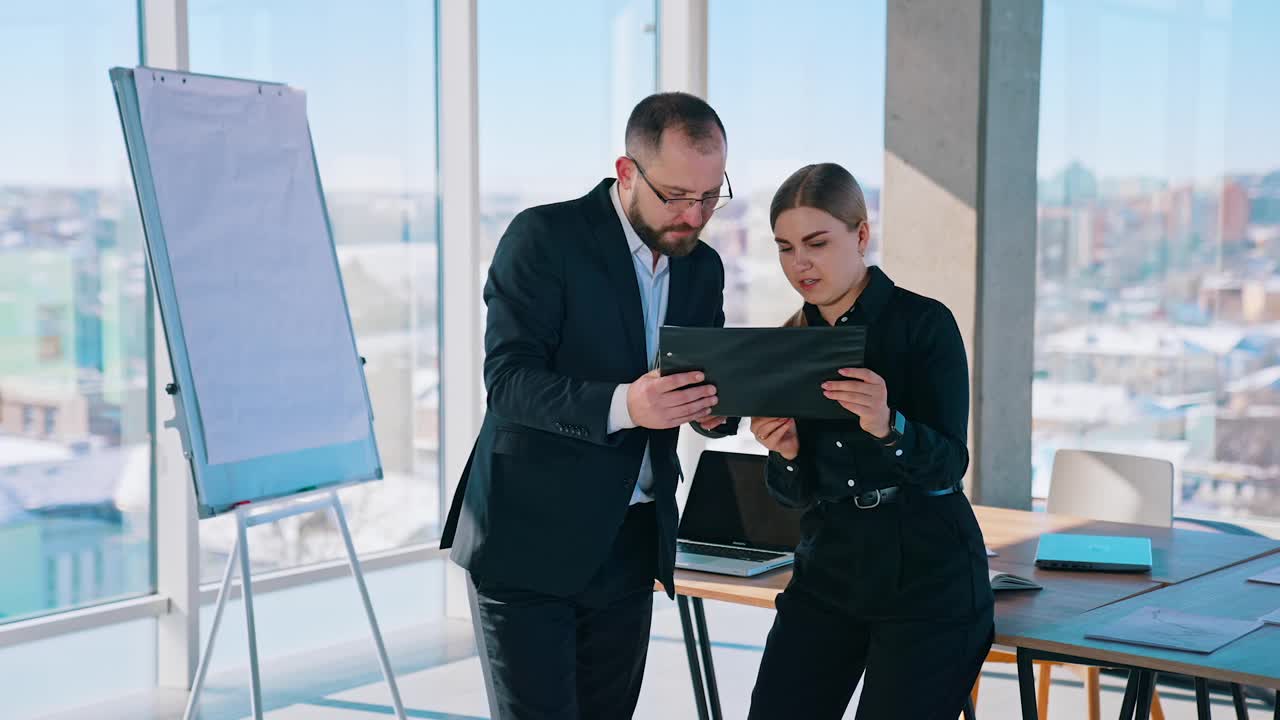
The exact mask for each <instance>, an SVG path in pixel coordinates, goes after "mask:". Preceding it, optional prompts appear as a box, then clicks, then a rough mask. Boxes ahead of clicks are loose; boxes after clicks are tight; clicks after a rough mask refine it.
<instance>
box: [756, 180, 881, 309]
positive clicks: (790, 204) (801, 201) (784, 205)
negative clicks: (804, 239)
mask: <svg viewBox="0 0 1280 720" xmlns="http://www.w3.org/2000/svg"><path fill="white" fill-rule="evenodd" d="M801 207H806V208H813V209H815V210H821V211H823V212H825V213H827V214H828V215H830V216H831V217H833V218H835V219H837V220H839V221H840V222H842V223H844V224H845V225H846V226H847V227H848V228H849V229H850V230H855V229H856V228H857V227H858V226H859V225H861V224H862V223H864V222H866V221H867V200H866V198H864V197H863V195H862V187H861V186H860V185H858V181H857V180H855V179H854V178H853V175H851V174H850V173H849V171H848V170H845V169H844V168H842V167H840V166H839V165H837V164H835V163H818V164H816V165H805V166H804V167H802V168H800V169H799V170H797V171H795V172H794V173H792V174H791V177H789V178H787V179H786V181H784V182H783V183H782V186H781V187H779V188H778V191H777V192H776V193H774V194H773V202H772V203H771V204H770V205H769V227H773V226H775V225H777V223H778V216H779V215H781V214H782V213H783V212H785V211H787V210H790V209H792V208H801ZM808 324H809V323H808V321H807V320H805V317H804V309H803V308H801V309H800V310H798V311H797V312H796V314H795V315H792V316H791V318H790V319H788V320H787V322H786V323H784V326H785V327H803V326H805V325H808Z"/></svg>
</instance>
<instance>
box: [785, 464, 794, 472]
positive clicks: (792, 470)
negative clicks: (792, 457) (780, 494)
mask: <svg viewBox="0 0 1280 720" xmlns="http://www.w3.org/2000/svg"><path fill="white" fill-rule="evenodd" d="M795 471H796V469H795V468H794V467H792V466H791V465H788V466H787V472H795Z"/></svg>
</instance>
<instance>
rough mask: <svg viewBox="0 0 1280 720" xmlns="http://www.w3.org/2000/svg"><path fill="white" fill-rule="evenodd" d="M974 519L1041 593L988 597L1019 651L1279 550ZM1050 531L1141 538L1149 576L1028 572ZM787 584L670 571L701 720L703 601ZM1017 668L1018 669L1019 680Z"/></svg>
mask: <svg viewBox="0 0 1280 720" xmlns="http://www.w3.org/2000/svg"><path fill="white" fill-rule="evenodd" d="M974 513H975V514H976V515H977V518H978V524H979V525H980V526H981V528H982V533H983V536H984V538H985V540H986V544H987V547H989V548H991V549H992V550H994V551H995V552H996V553H997V556H996V557H993V558H990V559H989V561H988V562H989V563H990V565H991V567H992V568H993V569H996V570H1001V571H1004V572H1012V573H1013V574H1015V575H1021V576H1023V577H1028V578H1030V579H1032V580H1034V581H1036V582H1037V583H1039V584H1040V585H1042V586H1043V587H1044V590H1039V591H1002V592H999V593H996V606H995V623H996V643H997V644H999V645H1006V646H1010V647H1015V648H1020V649H1021V648H1022V647H1023V646H1024V644H1025V642H1026V638H1027V636H1028V635H1030V634H1032V633H1034V632H1036V631H1037V630H1039V629H1042V628H1044V627H1046V626H1053V625H1056V624H1059V623H1063V622H1066V621H1068V620H1070V619H1073V618H1076V617H1079V616H1081V615H1084V614H1086V613H1088V612H1089V611H1091V610H1095V609H1097V608H1101V607H1104V606H1108V605H1111V604H1114V603H1118V602H1121V601H1124V600H1125V599H1126V598H1134V597H1138V596H1144V595H1146V594H1149V593H1153V592H1155V591H1157V590H1160V589H1161V588H1164V587H1166V586H1167V585H1169V584H1170V583H1175V582H1183V581H1187V580H1191V579H1194V578H1197V577H1200V576H1203V575H1207V574H1209V573H1212V572H1214V571H1216V570H1220V569H1221V568H1224V567H1229V566H1232V565H1236V564H1239V563H1243V562H1247V561H1249V560H1252V559H1254V558H1257V557H1259V556H1262V555H1266V554H1268V553H1272V552H1276V551H1277V550H1280V542H1277V541H1275V540H1270V539H1267V538H1256V537H1247V536H1238V535H1223V534H1219V533H1207V532H1199V531H1195V530H1184V529H1172V528H1158V527H1148V526H1142V525H1129V524H1124V523H1109V522H1097V521H1093V520H1088V519H1085V518H1076V517H1071V516H1064V515H1049V514H1047V513H1039V512H1027V511H1023V510H1008V509H1004V508H991V507H983V506H975V507H974ZM1052 532H1071V533H1082V534H1089V535H1121V536H1130V537H1149V538H1151V546H1152V555H1153V561H1154V567H1153V570H1152V572H1151V573H1150V574H1145V573H1144V574H1103V573H1089V572H1074V571H1064V570H1041V569H1039V568H1037V567H1035V551H1036V545H1037V544H1038V542H1039V538H1040V535H1042V534H1044V533H1052ZM790 581H791V570H790V569H787V568H784V569H781V570H776V571H774V572H771V573H767V574H765V575H761V576H758V577H755V578H735V577H730V576H725V575H714V574H710V573H702V572H696V571H691V570H678V571H676V575H675V583H676V595H677V597H676V600H677V605H678V607H679V610H680V621H681V628H682V631H683V633H684V640H685V650H686V653H687V654H688V659H689V670H690V674H691V676H692V680H693V688H694V696H695V700H696V701H697V702H698V714H699V717H700V718H702V719H703V720H707V719H708V718H709V719H710V720H719V719H720V717H721V712H720V698H719V692H718V688H717V685H716V677H715V667H714V665H713V663H712V657H711V642H710V639H709V636H708V633H707V626H706V614H705V611H704V608H703V601H704V600H719V601H722V602H730V603H738V604H740V605H749V606H752V607H761V608H772V607H774V599H775V598H776V597H777V595H778V593H780V592H782V590H783V589H785V588H786V586H787V584H788V583H789V582H790ZM659 587H660V586H659ZM695 628H696V632H695ZM1028 665H1029V663H1028ZM1021 670H1022V666H1021V663H1020V664H1019V673H1020V675H1021ZM1032 712H1033V713H1034V695H1033V697H1032ZM1024 713H1025V709H1024Z"/></svg>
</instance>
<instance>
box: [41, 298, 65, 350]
mask: <svg viewBox="0 0 1280 720" xmlns="http://www.w3.org/2000/svg"><path fill="white" fill-rule="evenodd" d="M63 314H64V313H63V308H60V307H52V306H48V305H46V306H42V307H40V308H38V309H37V311H36V337H37V338H38V339H39V351H38V355H39V358H40V360H41V362H51V361H56V360H58V359H60V358H61V357H62V333H63V327H62V324H63Z"/></svg>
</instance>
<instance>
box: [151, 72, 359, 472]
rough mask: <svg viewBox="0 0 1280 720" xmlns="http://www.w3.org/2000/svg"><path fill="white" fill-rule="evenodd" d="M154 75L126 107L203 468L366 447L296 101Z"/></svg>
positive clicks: (212, 81) (288, 93) (263, 89)
mask: <svg viewBox="0 0 1280 720" xmlns="http://www.w3.org/2000/svg"><path fill="white" fill-rule="evenodd" d="M161 76H162V75H161V73H159V72H153V71H149V70H139V71H138V73H137V75H136V81H137V88H138V102H139V109H140V111H141V115H142V127H143V133H144V135H145V137H146V143H147V152H148V155H149V157H150V164H151V174H152V177H153V179H154V182H155V190H156V197H157V201H158V204H159V211H160V216H161V221H162V223H163V228H164V237H165V241H166V244H167V246H168V250H169V260H170V264H171V268H172V274H173V284H174V287H175V289H176V293H177V304H178V309H179V315H180V317H181V321H182V328H183V332H184V334H185V336H186V338H185V339H186V350H187V354H188V356H189V362H190V366H191V372H192V377H193V380H194V383H195V390H196V396H197V398H198V401H199V407H200V417H201V422H202V424H203V427H204V440H205V448H206V451H207V455H208V463H209V464H210V465H216V464H221V463H227V462H235V461H240V460H247V459H251V458H256V457H262V456H266V455H273V454H277V453H283V452H292V451H297V450H303V449H307V448H314V447H321V446H326V445H331V444H337V443H342V442H350V441H354V440H358V439H360V438H363V437H366V436H367V435H368V433H369V410H368V400H367V397H366V395H365V392H364V385H363V379H362V377H361V369H360V366H359V358H358V356H357V355H356V353H355V346H354V342H353V340H352V337H351V329H350V324H349V321H348V317H347V313H346V308H345V306H344V304H343V299H342V290H341V286H340V281H339V277H338V271H337V267H336V263H335V261H334V257H333V248H332V243H331V240H330V238H329V234H328V229H327V227H326V225H325V219H324V213H323V210H322V204H321V197H320V193H319V186H318V182H317V178H316V171H315V165H314V160H313V155H312V150H311V139H310V132H309V130H308V126H307V118H306V95H305V94H304V93H303V92H301V91H299V90H295V89H290V88H280V87H273V86H259V85H257V84H255V83H247V82H243V81H233V80H224V79H218V78H193V77H191V76H174V75H170V76H168V77H167V78H166V81H165V82H161V81H160V80H159V78H160V77H161ZM183 78H186V80H187V82H186V83H185V84H184V83H182V81H181V80H182V79H183Z"/></svg>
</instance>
